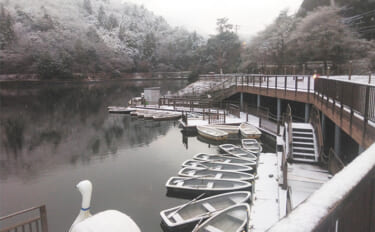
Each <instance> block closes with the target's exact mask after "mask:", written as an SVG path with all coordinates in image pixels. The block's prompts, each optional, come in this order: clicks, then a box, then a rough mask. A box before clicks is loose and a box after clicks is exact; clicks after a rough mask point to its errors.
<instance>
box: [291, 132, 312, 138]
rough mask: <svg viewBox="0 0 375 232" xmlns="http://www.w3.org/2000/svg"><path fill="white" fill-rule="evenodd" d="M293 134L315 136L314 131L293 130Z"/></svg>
mask: <svg viewBox="0 0 375 232" xmlns="http://www.w3.org/2000/svg"><path fill="white" fill-rule="evenodd" d="M292 135H293V137H294V136H304V137H313V133H312V132H300V131H293V132H292Z"/></svg>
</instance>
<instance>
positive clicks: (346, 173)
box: [269, 144, 375, 232]
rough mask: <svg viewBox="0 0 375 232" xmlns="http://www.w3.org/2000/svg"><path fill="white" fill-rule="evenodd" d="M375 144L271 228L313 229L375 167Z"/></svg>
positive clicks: (275, 230) (290, 229) (272, 229)
mask: <svg viewBox="0 0 375 232" xmlns="http://www.w3.org/2000/svg"><path fill="white" fill-rule="evenodd" d="M374 154H375V144H373V145H372V146H370V147H369V148H368V149H367V150H366V151H365V152H363V153H362V154H361V155H359V156H358V157H357V158H356V159H355V160H353V161H352V162H351V163H350V164H349V165H348V166H346V167H345V168H344V169H343V170H341V171H340V172H339V173H337V174H336V175H335V176H334V177H333V178H332V179H331V180H330V181H328V182H327V183H325V184H324V185H323V186H322V187H321V188H320V189H319V190H317V191H316V192H315V193H313V194H312V195H311V197H310V198H308V199H307V200H306V201H305V202H304V203H302V204H301V205H299V206H298V207H297V208H296V209H295V210H293V211H292V212H291V213H290V214H289V215H288V216H287V217H286V218H284V219H282V220H281V221H279V222H278V223H276V224H275V225H274V226H272V228H271V229H270V230H269V231H272V232H277V231H313V230H314V229H315V228H316V226H317V225H318V224H319V222H320V221H321V220H323V219H324V218H325V217H326V216H327V215H328V214H329V213H330V212H332V210H333V209H334V208H335V207H337V206H338V205H339V203H340V201H342V200H343V199H344V198H345V197H346V196H348V194H349V193H350V192H351V191H352V190H353V189H354V188H355V187H356V186H357V185H358V184H359V183H360V181H361V180H363V178H364V177H365V176H366V175H368V174H369V172H371V171H372V170H374V168H375V155H374Z"/></svg>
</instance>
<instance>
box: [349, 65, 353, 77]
mask: <svg viewBox="0 0 375 232" xmlns="http://www.w3.org/2000/svg"><path fill="white" fill-rule="evenodd" d="M352 65H353V61H349V80H351V79H352Z"/></svg>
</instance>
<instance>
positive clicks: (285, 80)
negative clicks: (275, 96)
mask: <svg viewBox="0 0 375 232" xmlns="http://www.w3.org/2000/svg"><path fill="white" fill-rule="evenodd" d="M287 81H288V79H287V76H285V78H284V96H285V95H286V86H287Z"/></svg>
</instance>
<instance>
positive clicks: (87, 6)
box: [83, 0, 92, 15]
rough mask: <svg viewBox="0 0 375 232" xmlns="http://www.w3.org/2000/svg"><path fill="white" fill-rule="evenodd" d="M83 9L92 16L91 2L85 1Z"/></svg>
mask: <svg viewBox="0 0 375 232" xmlns="http://www.w3.org/2000/svg"><path fill="white" fill-rule="evenodd" d="M83 8H84V9H85V10H86V11H87V13H88V14H90V15H91V14H92V7H91V1H90V0H83Z"/></svg>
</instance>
